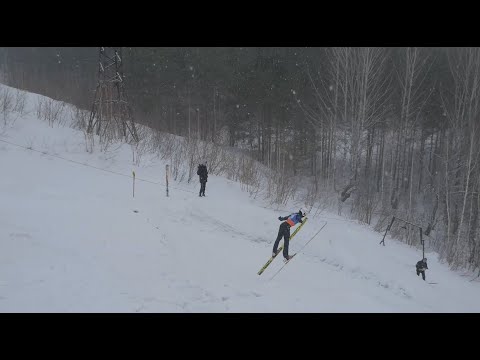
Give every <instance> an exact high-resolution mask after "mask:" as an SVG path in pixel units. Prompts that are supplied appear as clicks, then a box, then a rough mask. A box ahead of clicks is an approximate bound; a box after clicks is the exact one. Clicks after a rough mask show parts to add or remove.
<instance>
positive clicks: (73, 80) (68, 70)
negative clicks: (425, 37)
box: [0, 47, 480, 269]
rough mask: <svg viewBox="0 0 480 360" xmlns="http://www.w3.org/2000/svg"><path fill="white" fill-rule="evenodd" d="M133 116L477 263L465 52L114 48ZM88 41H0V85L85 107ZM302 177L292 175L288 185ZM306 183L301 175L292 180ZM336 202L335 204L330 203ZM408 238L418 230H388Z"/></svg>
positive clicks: (479, 58) (470, 91)
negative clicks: (231, 153)
mask: <svg viewBox="0 0 480 360" xmlns="http://www.w3.org/2000/svg"><path fill="white" fill-rule="evenodd" d="M123 56H124V66H125V69H124V70H125V75H126V80H127V81H126V86H127V91H128V94H129V97H130V100H131V103H132V106H133V108H134V111H135V119H136V121H137V122H138V123H141V124H145V125H148V126H150V127H151V128H154V129H157V130H161V131H165V132H169V133H172V134H176V135H181V136H185V137H187V138H195V139H200V140H204V141H207V142H211V143H214V144H218V145H228V146H231V147H236V148H241V149H243V151H244V152H248V153H249V154H250V156H251V157H252V158H254V159H256V160H258V161H260V162H261V163H263V164H265V165H267V166H268V167H269V168H271V169H272V170H274V171H276V172H277V176H279V177H284V178H289V179H290V178H291V179H293V178H294V179H295V183H296V184H298V186H307V187H308V188H309V194H310V195H311V198H312V202H313V200H314V199H317V200H319V199H321V200H322V201H327V198H328V197H327V196H326V194H335V195H336V198H335V199H336V200H335V201H338V211H339V212H342V211H343V208H345V209H348V211H349V212H350V214H351V216H353V217H354V218H357V219H359V220H361V221H364V222H366V223H368V224H372V223H373V224H374V225H375V226H376V228H377V229H379V230H380V229H382V230H383V229H385V227H386V226H387V223H388V220H389V219H390V218H391V216H392V215H395V216H398V217H401V218H404V219H405V220H408V221H410V222H412V223H417V224H419V225H420V226H422V227H423V229H424V231H425V233H426V235H428V236H427V237H425V238H426V239H427V247H430V248H432V249H435V250H437V251H439V252H440V254H442V256H444V257H445V259H446V260H447V261H448V262H449V263H450V264H451V265H453V266H454V267H457V266H468V267H470V268H472V269H478V268H480V244H479V234H478V223H479V205H480V195H479V182H480V169H479V165H480V164H479V161H480V159H479V154H480V151H479V146H478V145H479V144H478V137H479V135H480V133H479V124H480V123H479V110H480V109H479V99H480V97H479V96H480V92H479V90H480V89H479V85H480V49H477V48H348V47H346V48H123ZM97 59H98V49H96V48H0V64H1V69H0V70H1V72H0V76H1V81H2V82H5V83H7V84H9V85H11V86H15V87H20V88H23V89H26V90H29V91H34V92H39V93H41V94H44V95H47V96H50V97H53V98H56V99H59V100H64V101H68V102H71V103H73V104H75V105H77V106H79V107H82V108H84V109H89V108H90V106H91V102H92V100H93V91H94V89H95V85H96V75H97V68H98V64H97ZM300 184H301V185H300ZM305 184H307V185H305ZM337 199H338V200H337ZM392 230H393V233H394V234H396V235H397V236H398V237H400V238H402V239H404V241H406V242H407V243H409V244H418V241H419V239H418V231H415V230H414V229H409V228H408V226H407V227H406V228H394V229H392Z"/></svg>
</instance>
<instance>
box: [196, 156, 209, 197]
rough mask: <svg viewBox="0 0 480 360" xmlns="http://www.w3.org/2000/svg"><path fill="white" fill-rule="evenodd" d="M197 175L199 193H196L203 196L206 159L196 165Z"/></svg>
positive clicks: (206, 175) (206, 172)
mask: <svg viewBox="0 0 480 360" xmlns="http://www.w3.org/2000/svg"><path fill="white" fill-rule="evenodd" d="M197 175H198V176H199V177H200V193H199V194H198V196H205V185H206V184H207V179H208V171H207V162H206V161H204V162H202V163H201V164H199V165H198V170H197Z"/></svg>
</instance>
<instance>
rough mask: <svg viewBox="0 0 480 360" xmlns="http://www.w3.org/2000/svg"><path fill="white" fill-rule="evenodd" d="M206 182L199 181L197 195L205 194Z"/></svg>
mask: <svg viewBox="0 0 480 360" xmlns="http://www.w3.org/2000/svg"><path fill="white" fill-rule="evenodd" d="M206 183H207V182H206V181H200V194H199V195H203V196H205V184H206Z"/></svg>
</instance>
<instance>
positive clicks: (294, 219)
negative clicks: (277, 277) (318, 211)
mask: <svg viewBox="0 0 480 360" xmlns="http://www.w3.org/2000/svg"><path fill="white" fill-rule="evenodd" d="M305 215H306V213H305V210H304V209H300V210H299V211H298V212H297V213H293V214H290V215H288V216H283V217H282V216H280V217H279V218H278V220H280V221H284V220H286V221H285V222H283V223H282V224H280V227H279V229H278V236H277V239H276V240H275V243H274V244H273V253H272V257H275V256H277V254H278V252H277V249H278V244H279V242H280V240H281V238H282V237H283V257H284V258H285V259H286V260H290V259H291V258H292V256H289V255H288V243H289V240H290V228H291V227H292V226H295V225H296V224H298V223H303V221H302V218H303V217H305Z"/></svg>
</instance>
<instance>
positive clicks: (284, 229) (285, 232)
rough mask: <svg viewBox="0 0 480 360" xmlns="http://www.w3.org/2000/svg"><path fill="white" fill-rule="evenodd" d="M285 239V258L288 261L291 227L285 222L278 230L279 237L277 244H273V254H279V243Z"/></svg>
mask: <svg viewBox="0 0 480 360" xmlns="http://www.w3.org/2000/svg"><path fill="white" fill-rule="evenodd" d="M282 237H283V257H284V258H285V259H286V258H288V242H289V240H290V225H288V223H287V222H284V223H282V224H281V225H280V228H279V229H278V236H277V240H275V244H273V252H274V253H276V252H277V248H278V243H279V242H280V240H281V239H282Z"/></svg>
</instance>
